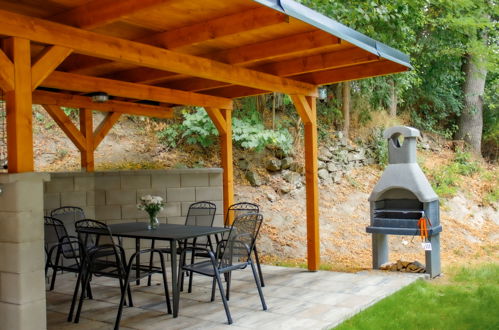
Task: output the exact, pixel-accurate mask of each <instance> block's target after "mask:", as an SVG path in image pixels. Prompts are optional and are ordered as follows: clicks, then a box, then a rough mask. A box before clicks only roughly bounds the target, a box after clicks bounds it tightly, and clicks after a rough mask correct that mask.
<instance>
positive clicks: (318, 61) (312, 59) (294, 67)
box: [161, 48, 379, 92]
mask: <svg viewBox="0 0 499 330" xmlns="http://www.w3.org/2000/svg"><path fill="white" fill-rule="evenodd" d="M378 60H379V57H378V56H376V55H374V54H371V53H369V52H366V51H365V50H363V49H360V48H352V49H347V50H342V51H338V52H332V53H326V54H318V55H312V56H306V57H300V58H295V59H291V60H286V61H282V62H275V63H270V64H264V65H258V66H255V67H251V69H253V70H256V71H261V72H265V73H270V74H273V75H277V76H280V77H289V76H294V75H298V74H303V73H306V72H313V71H318V70H326V69H332V68H340V67H347V66H351V65H356V64H359V63H369V62H374V61H378ZM161 86H162V87H168V88H175V89H180V90H185V91H192V92H198V91H205V90H210V89H216V88H221V87H226V86H230V84H227V83H223V82H220V81H214V80H205V79H199V78H188V79H183V80H175V81H172V82H170V83H166V84H161Z"/></svg>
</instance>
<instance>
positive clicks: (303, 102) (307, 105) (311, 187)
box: [292, 95, 320, 271]
mask: <svg viewBox="0 0 499 330" xmlns="http://www.w3.org/2000/svg"><path fill="white" fill-rule="evenodd" d="M292 99H293V102H294V104H295V107H296V109H297V111H298V113H299V114H300V117H301V119H302V121H303V123H304V126H305V182H306V186H305V189H306V193H307V256H308V258H307V259H308V260H307V261H308V269H309V270H310V271H317V270H319V266H320V239H319V179H318V173H317V172H318V152H317V146H318V142H317V141H318V140H317V109H316V98H315V97H305V96H302V95H300V96H293V97H292Z"/></svg>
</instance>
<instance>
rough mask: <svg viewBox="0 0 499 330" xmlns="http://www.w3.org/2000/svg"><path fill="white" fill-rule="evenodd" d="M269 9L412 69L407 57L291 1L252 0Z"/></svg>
mask: <svg viewBox="0 0 499 330" xmlns="http://www.w3.org/2000/svg"><path fill="white" fill-rule="evenodd" d="M253 1H255V2H258V3H260V4H262V5H264V6H267V7H269V8H272V9H275V10H278V11H280V12H282V13H285V14H287V15H289V16H292V17H294V18H296V19H299V20H301V21H303V22H306V23H308V24H310V25H313V26H315V27H317V28H319V29H321V30H323V31H326V32H328V33H331V34H333V35H335V36H337V37H338V38H340V39H343V40H345V41H348V42H349V43H351V44H353V45H355V46H357V47H359V48H362V49H364V50H366V51H368V52H370V53H372V54H375V55H377V56H380V57H382V58H385V59H387V60H390V61H392V62H395V63H398V64H400V65H403V66H406V67H408V68H411V69H412V66H411V63H410V58H409V55H407V54H404V53H402V52H401V51H399V50H397V49H395V48H392V47H390V46H388V45H385V44H383V43H382V42H379V41H376V40H374V39H372V38H370V37H368V36H366V35H365V34H362V33H360V32H358V31H356V30H354V29H351V28H349V27H347V26H345V25H343V24H341V23H339V22H338V21H335V20H333V19H331V18H329V17H327V16H324V15H322V14H320V13H318V12H316V11H314V10H312V9H310V8H308V7H306V6H304V5H302V4H300V3H297V2H295V1H293V0H253Z"/></svg>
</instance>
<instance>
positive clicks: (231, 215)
mask: <svg viewBox="0 0 499 330" xmlns="http://www.w3.org/2000/svg"><path fill="white" fill-rule="evenodd" d="M247 213H260V207H259V206H258V205H256V204H253V203H248V202H241V203H236V204H232V205H231V206H229V208H228V209H227V214H226V215H225V221H224V226H225V227H229V226H230V220H231V219H236V218H237V217H239V216H240V215H243V214H247Z"/></svg>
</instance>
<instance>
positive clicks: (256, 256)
mask: <svg viewBox="0 0 499 330" xmlns="http://www.w3.org/2000/svg"><path fill="white" fill-rule="evenodd" d="M253 251H254V252H255V262H256V267H257V268H258V276H259V277H260V283H261V284H262V288H263V287H265V283H263V274H262V267H261V266H260V259H259V258H258V250H257V249H256V245H255V247H254V248H253Z"/></svg>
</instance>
